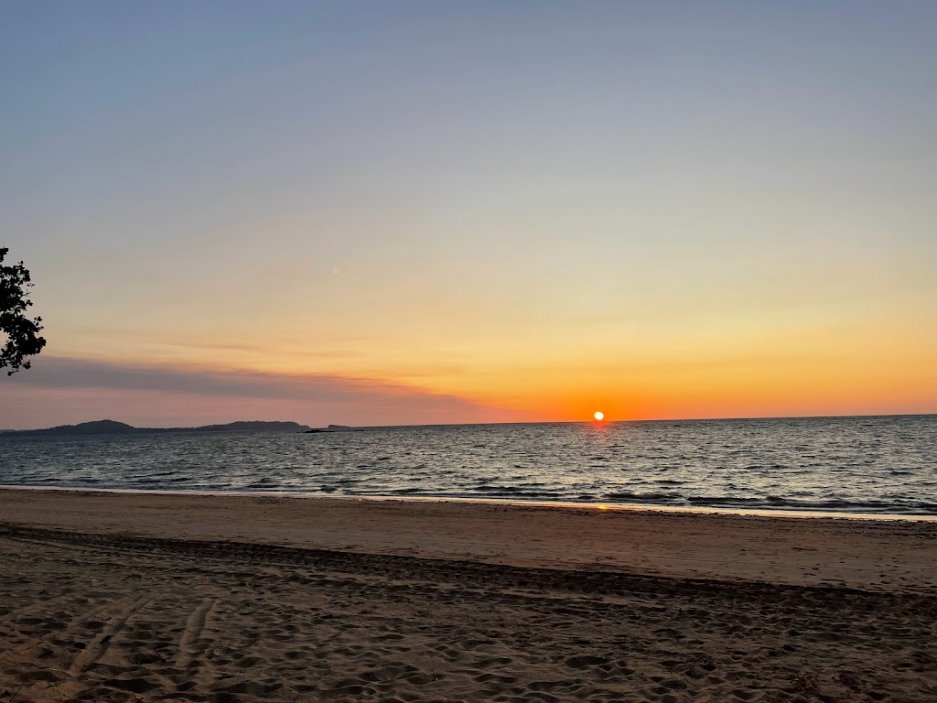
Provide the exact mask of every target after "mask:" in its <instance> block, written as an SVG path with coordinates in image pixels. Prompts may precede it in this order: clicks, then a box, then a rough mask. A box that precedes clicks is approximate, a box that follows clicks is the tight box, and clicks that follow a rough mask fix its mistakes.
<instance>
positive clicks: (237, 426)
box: [4, 420, 312, 435]
mask: <svg viewBox="0 0 937 703" xmlns="http://www.w3.org/2000/svg"><path fill="white" fill-rule="evenodd" d="M310 429H312V428H311V427H309V426H308V425H300V424H299V423H298V422H279V421H264V420H238V421H237V422H229V423H227V424H225V425H202V426H200V427H134V426H133V425H128V424H127V423H126V422H118V421H117V420H92V421H91V422H80V423H78V424H77V425H59V426H57V427H48V428H46V429H39V430H6V431H5V432H4V434H17V435H21V434H30V435H35V434H42V435H96V434H142V433H154V432H308V431H309V430H310Z"/></svg>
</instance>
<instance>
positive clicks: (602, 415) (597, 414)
mask: <svg viewBox="0 0 937 703" xmlns="http://www.w3.org/2000/svg"><path fill="white" fill-rule="evenodd" d="M592 417H594V418H595V421H596V422H601V421H602V420H604V419H605V413H603V412H602V411H601V410H596V411H595V412H594V413H593V414H592Z"/></svg>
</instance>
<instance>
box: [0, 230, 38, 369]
mask: <svg viewBox="0 0 937 703" xmlns="http://www.w3.org/2000/svg"><path fill="white" fill-rule="evenodd" d="M8 251H9V249H6V248H4V247H0V339H2V338H3V335H6V337H7V341H6V344H4V345H3V347H2V348H0V369H2V368H8V369H9V370H8V371H7V376H12V375H13V374H14V373H16V372H17V371H19V370H20V369H21V368H23V369H28V368H29V361H28V360H26V359H25V357H27V356H32V355H34V354H38V353H39V352H40V351H42V348H43V347H44V346H45V345H46V340H45V339H44V338H43V337H41V336H39V332H41V331H42V318H41V317H37V318H35V319H33V320H30V319H29V318H28V317H26V309H27V308H28V307H29V306H31V305H32V301H30V300H29V289H30V288H31V287H32V283H31V282H30V280H29V271H28V270H27V268H26V267H25V266H23V262H22V261H20V262H19V263H18V264H13V265H12V266H4V265H3V259H4V258H5V257H6V255H7V252H8Z"/></svg>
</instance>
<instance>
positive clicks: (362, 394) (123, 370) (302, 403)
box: [5, 357, 507, 424]
mask: <svg viewBox="0 0 937 703" xmlns="http://www.w3.org/2000/svg"><path fill="white" fill-rule="evenodd" d="M5 380H6V381H9V382H10V383H11V385H12V386H13V387H14V390H19V391H26V390H28V389H29V388H32V389H34V390H39V389H43V390H45V391H61V392H65V391H75V390H95V391H117V392H119V393H120V394H122V395H123V396H126V395H127V394H128V393H129V394H151V393H159V394H160V395H161V397H163V398H164V399H165V398H167V397H172V396H178V397H179V400H180V403H182V401H183V399H184V398H192V397H199V398H201V399H202V400H203V401H208V402H213V404H215V405H217V407H218V415H219V417H221V416H227V415H228V414H230V412H231V408H232V407H235V408H236V407H239V406H240V407H249V406H250V405H251V403H250V402H247V403H246V404H245V402H244V401H254V400H264V401H280V402H282V403H284V406H283V407H284V409H285V408H286V407H289V408H290V410H291V411H292V412H297V410H302V409H305V412H303V415H304V417H298V418H297V419H298V420H303V421H308V422H316V420H317V418H319V417H323V416H329V409H330V408H332V409H336V410H337V409H341V414H342V416H343V418H345V419H348V418H349V417H350V418H356V417H361V418H362V419H363V420H365V421H367V422H370V423H374V422H375V421H376V420H378V419H379V418H384V420H383V421H382V422H381V424H393V423H394V422H395V421H396V422H404V423H411V422H427V423H431V422H434V421H440V422H452V421H459V418H464V419H465V420H466V421H483V420H487V419H490V420H503V419H507V418H506V417H505V416H506V412H505V411H504V410H502V409H499V408H493V407H489V406H486V405H483V404H481V403H477V402H475V401H472V400H468V399H465V398H460V397H458V396H454V395H448V394H441V393H434V392H431V391H426V390H423V389H421V388H417V387H413V386H407V385H404V384H399V383H389V382H386V381H382V380H378V379H369V378H356V377H345V376H340V375H329V374H302V375H299V374H296V375H292V374H277V373H268V372H257V371H241V370H217V369H204V368H179V367H167V366H155V365H145V364H132V363H114V362H109V361H98V360H92V359H77V358H65V357H46V358H42V359H39V360H37V361H36V362H35V363H34V365H33V368H32V369H31V370H30V372H28V373H21V374H16V375H14V376H12V377H11V378H9V379H5ZM46 396H47V397H50V398H51V397H53V396H49V394H48V393H46ZM212 399H214V400H213V401H212ZM268 405H269V404H265V407H266V406H268ZM111 413H112V414H113V415H115V416H119V415H120V414H121V408H120V407H115V408H113V409H112V410H111ZM180 414H181V411H180ZM6 419H7V421H8V422H9V421H12V420H14V418H12V417H11V418H6ZM81 419H87V418H81Z"/></svg>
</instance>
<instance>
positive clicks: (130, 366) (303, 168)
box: [0, 0, 937, 428]
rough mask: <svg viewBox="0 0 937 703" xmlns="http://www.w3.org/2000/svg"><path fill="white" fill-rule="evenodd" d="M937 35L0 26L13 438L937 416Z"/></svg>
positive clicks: (832, 13)
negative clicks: (251, 427)
mask: <svg viewBox="0 0 937 703" xmlns="http://www.w3.org/2000/svg"><path fill="white" fill-rule="evenodd" d="M935 36H937V3H926V2H890V3H882V2H816V1H814V0H811V1H809V2H807V1H804V2H783V3H752V2H731V3H730V2H708V3H696V2H683V3H678V2H659V3H658V2H653V3H652V2H647V3H638V2H618V1H616V2H544V1H538V2H523V1H515V2H470V3H454V2H436V1H430V0H427V1H425V2H405V1H399V2H398V1H394V2H387V1H385V0H381V1H379V2H353V3H340V2H319V3H309V2H295V3H293V2H283V1H279V2H265V3H258V2H231V1H225V2H204V1H201V2H200V1H189V0H186V1H184V2H182V1H180V2H171V1H162V2H158V3H154V2H132V1H128V0H121V1H120V2H102V1H90V0H89V1H88V2H81V3H76V2H41V3H36V2H26V1H22V2H9V1H0V87H2V94H3V100H2V101H0V212H2V213H3V235H2V239H0V244H2V245H5V246H9V247H10V248H11V258H13V259H15V260H17V261H18V260H20V259H23V260H24V261H25V262H26V264H27V266H28V267H29V268H30V269H31V270H32V272H33V277H34V280H35V283H36V287H35V289H34V292H33V299H34V301H35V307H34V308H33V310H34V311H35V312H36V313H37V314H41V315H42V316H43V317H44V319H45V324H46V337H47V338H48V340H49V344H48V347H47V348H46V351H45V352H44V353H43V355H42V356H41V357H39V358H38V359H37V360H36V361H35V363H34V366H33V369H32V370H31V371H28V372H22V373H20V374H17V375H15V376H13V377H12V378H10V379H7V378H3V379H0V427H12V428H20V427H35V426H45V425H49V424H56V423H64V422H76V421H82V420H89V419H95V418H100V417H113V418H116V419H121V420H125V421H129V422H134V423H136V424H152V425H175V424H185V423H194V422H203V421H204V422H211V421H228V420H234V419H294V420H299V421H304V422H308V423H311V424H324V423H329V422H336V423H348V424H402V423H424V422H430V423H431V422H460V421H502V420H577V419H585V418H587V417H588V416H590V415H591V413H592V411H593V410H595V409H602V410H604V411H605V412H606V415H607V416H608V417H609V418H610V419H628V418H654V417H726V416H762V415H813V414H866V413H902V412H935V411H937V227H935V223H937V193H935V187H934V183H935V172H937V52H935V51H934V37H935Z"/></svg>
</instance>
